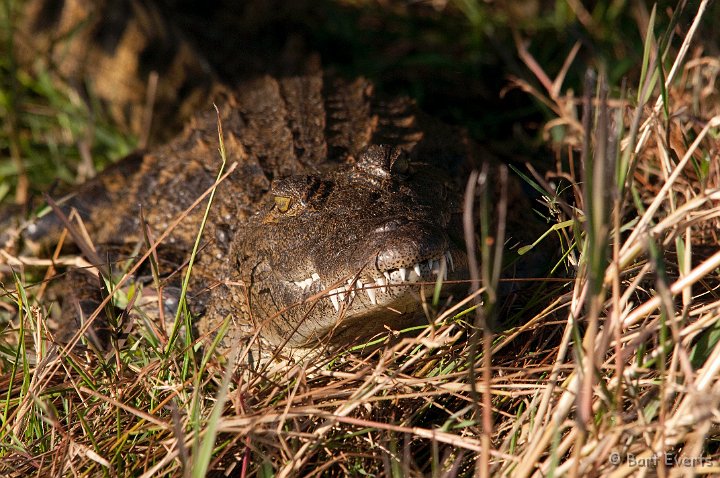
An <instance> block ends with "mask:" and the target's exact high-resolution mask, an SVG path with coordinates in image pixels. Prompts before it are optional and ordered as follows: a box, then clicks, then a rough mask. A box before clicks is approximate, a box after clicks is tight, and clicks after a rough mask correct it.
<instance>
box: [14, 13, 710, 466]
mask: <svg viewBox="0 0 720 478" xmlns="http://www.w3.org/2000/svg"><path fill="white" fill-rule="evenodd" d="M704 5H705V2H702V3H701V4H700V9H699V10H698V14H697V16H696V18H695V20H694V21H695V22H700V21H701V19H702V8H703V7H704ZM693 25H694V24H693ZM653 30H654V28H653V23H652V20H651V22H650V26H649V28H648V31H649V33H648V37H647V39H646V53H647V54H646V61H645V64H644V65H643V71H644V74H643V75H642V78H641V81H640V83H639V84H638V85H636V87H635V88H629V87H628V88H621V89H615V90H612V91H613V94H612V95H610V93H609V92H608V91H609V90H610V88H609V87H608V86H607V85H606V84H604V80H603V75H602V74H600V75H598V76H597V78H595V77H594V76H593V75H588V80H587V84H586V93H585V94H584V96H583V97H581V98H579V99H578V98H576V97H575V96H573V95H571V94H567V93H562V90H563V88H562V84H563V75H564V71H565V70H563V72H562V73H561V74H560V75H559V77H558V78H557V79H555V80H551V79H550V78H549V77H548V76H547V75H546V74H545V72H544V71H543V70H542V68H541V67H540V66H539V65H538V64H537V63H536V62H534V61H533V59H532V57H531V56H530V55H529V53H527V52H526V51H524V50H522V48H521V58H523V60H524V61H525V62H526V64H527V65H528V67H529V68H530V69H531V70H532V71H533V73H534V74H535V75H536V77H537V78H538V80H539V84H540V85H542V87H543V88H544V91H543V90H540V89H535V88H532V87H531V86H530V84H529V83H526V82H522V81H520V80H517V84H518V85H519V86H520V87H523V88H525V89H526V90H528V91H529V92H531V93H532V94H534V95H536V96H537V98H539V99H540V100H541V101H542V102H544V103H545V104H546V105H547V106H548V107H549V108H551V110H552V111H554V112H555V114H556V115H557V118H556V119H555V120H553V121H551V122H549V123H548V124H547V128H546V130H547V132H548V141H549V142H550V138H551V137H552V138H554V139H553V142H552V143H551V145H552V146H553V148H554V149H555V152H556V155H557V162H556V168H555V169H554V170H553V171H551V172H550V173H548V174H547V175H545V176H543V177H540V176H537V177H536V178H535V181H536V183H537V184H538V187H544V188H545V189H546V198H547V200H548V202H549V203H550V204H551V211H552V212H553V214H554V216H553V217H554V221H555V222H556V224H558V225H560V226H557V227H555V228H554V234H557V236H558V237H559V240H560V242H561V243H562V244H563V251H564V252H565V255H564V256H563V260H564V268H563V270H565V271H569V274H568V275H569V276H571V277H572V279H569V280H563V281H558V282H554V283H550V284H551V285H552V287H550V286H548V287H547V288H546V289H543V290H542V291H541V293H540V295H541V297H540V298H538V297H537V296H536V297H534V298H533V299H532V302H533V303H532V304H531V306H529V307H528V309H532V310H534V311H535V312H534V313H533V314H532V316H530V317H528V316H522V318H521V320H517V322H518V323H521V324H522V325H520V326H518V327H516V328H514V329H511V330H506V331H503V332H502V333H498V334H495V335H492V334H490V333H489V332H488V329H487V328H484V329H483V330H484V333H478V334H475V333H473V331H476V330H477V329H476V328H475V326H476V325H482V323H483V321H484V320H486V319H488V318H492V316H493V314H494V313H495V312H494V311H493V310H491V308H493V307H494V306H495V305H496V304H495V303H494V302H493V301H492V300H486V301H485V303H484V305H483V306H482V307H481V308H480V309H473V308H472V307H471V305H472V304H473V302H474V300H475V297H474V296H470V297H468V298H467V299H466V300H465V301H464V302H463V303H462V304H460V305H459V306H458V307H457V308H455V309H451V310H448V311H446V312H445V313H443V314H441V315H440V316H439V317H437V319H436V320H435V323H434V325H433V326H432V327H427V328H425V329H424V330H422V331H421V332H420V333H419V335H417V336H415V337H404V336H401V337H400V338H399V340H393V341H391V342H388V344H387V345H385V346H384V347H380V348H378V349H376V350H375V351H373V352H368V353H365V354H362V353H359V352H348V353H343V354H336V355H333V356H328V357H324V358H315V359H314V360H312V361H300V362H297V363H283V364H269V365H267V366H264V367H261V368H260V369H256V368H253V367H249V366H238V367H228V366H227V365H226V363H231V364H232V363H234V361H233V360H232V359H229V360H227V361H222V360H220V359H218V358H217V357H214V356H212V355H211V354H210V353H209V352H206V353H205V354H204V355H203V354H202V352H201V351H200V350H199V349H197V348H196V347H194V345H196V344H189V345H190V346H189V347H188V346H187V345H188V344H186V343H184V342H183V341H175V342H173V341H170V342H164V341H163V340H162V338H161V337H159V336H158V335H157V333H155V332H154V331H153V330H152V329H151V328H147V327H146V328H143V327H139V328H140V329H141V330H139V331H138V332H137V333H134V334H133V335H131V337H130V338H129V339H128V342H127V344H125V346H123V347H118V348H117V349H116V350H114V351H113V352H111V353H110V354H108V355H103V354H95V353H92V352H88V353H87V354H86V356H79V355H78V352H76V351H73V350H70V349H68V348H67V347H65V348H63V347H61V346H58V345H57V344H55V343H54V342H53V341H52V340H51V339H50V334H49V333H48V331H47V329H46V326H45V322H44V315H43V310H42V309H41V308H40V307H39V306H37V305H36V304H35V301H34V297H35V296H36V294H37V290H38V288H37V287H34V286H31V285H30V282H31V281H30V279H29V278H28V277H26V276H25V272H24V271H21V272H20V273H18V274H17V275H15V276H14V278H15V280H14V283H10V284H8V283H6V284H5V288H6V290H5V291H4V292H5V294H3V296H2V299H1V300H0V308H1V309H2V313H3V314H4V316H7V317H9V318H10V319H11V320H10V322H9V323H8V325H7V326H5V328H4V329H3V330H2V331H1V332H0V400H1V401H2V402H3V406H2V408H1V409H0V411H1V415H0V457H1V460H0V474H1V475H3V476H29V475H37V476H41V475H47V474H49V475H50V476H203V475H204V474H205V471H206V470H214V472H215V473H217V474H218V475H219V476H224V474H228V476H326V475H327V476H345V475H352V476H358V475H363V474H367V475H371V476H417V475H421V474H429V475H431V476H469V475H473V474H476V473H477V474H480V475H483V474H492V475H494V476H513V477H524V476H549V475H553V476H557V475H568V476H579V475H584V474H590V475H612V476H627V475H644V474H648V475H655V474H658V475H660V476H667V475H675V474H693V473H695V474H718V473H720V461H719V457H720V452H719V450H720V447H718V427H717V423H716V422H717V421H718V417H719V416H720V380H719V378H720V340H719V339H720V327H719V326H718V324H720V320H719V319H720V295H718V293H717V287H718V284H719V281H718V270H719V269H720V250H719V249H718V240H717V232H716V231H717V225H718V217H720V167H719V166H718V164H720V163H718V159H719V158H718V146H719V144H718V140H717V138H718V134H720V128H718V127H719V126H720V98H719V97H718V94H717V91H718V74H719V73H720V62H718V60H717V58H706V57H703V55H702V50H701V49H700V48H698V47H697V45H698V44H699V43H698V39H697V38H693V36H692V34H693V31H694V30H693V29H692V26H691V27H690V30H689V33H688V34H687V37H686V38H684V39H683V42H682V46H681V47H680V48H679V49H678V50H672V49H671V48H670V47H668V46H667V45H670V44H672V42H669V43H667V44H665V45H663V44H662V42H658V41H656V40H655V38H654V36H653V35H654V33H653ZM518 44H519V45H521V43H518ZM685 45H687V46H688V47H689V48H686V47H685ZM658 53H659V54H658ZM665 55H667V56H665ZM573 56H574V53H573V54H571V55H570V57H569V60H568V64H569V62H571V61H572V58H573ZM658 57H660V58H664V60H663V61H660V62H658V61H656V58H658ZM631 91H632V93H631ZM611 96H612V97H611ZM208 193H210V191H209V192H208ZM479 207H484V208H485V210H487V211H490V209H489V206H487V205H486V206H482V205H481V206H479ZM161 240H162V238H159V239H158V242H159V241H161ZM500 242H501V241H500ZM487 243H488V241H480V244H481V246H482V245H484V244H487ZM150 250H151V249H150ZM491 252H492V251H482V255H483V257H484V258H485V259H486V260H485V261H484V264H487V263H488V260H487V259H488V258H490V257H491V255H490V253H491ZM149 255H150V252H148V254H146V257H147V256H149ZM36 266H37V264H36ZM477 274H478V277H482V278H483V279H484V282H483V283H484V284H485V285H489V286H490V291H492V288H493V287H494V286H495V285H496V281H495V280H493V279H492V270H489V269H487V270H486V269H482V268H481V269H480V270H478V272H477ZM485 292H487V290H486V291H485ZM490 296H492V294H490ZM486 297H487V296H486ZM528 309H525V310H524V311H521V312H516V314H519V315H522V314H527V312H526V311H527V310H528ZM477 311H480V313H479V315H478V317H477V320H475V317H474V316H475V314H474V313H473V312H477ZM181 342H182V343H181ZM206 345H207V344H206ZM196 353H197V354H199V355H200V356H199V357H196V356H195V354H196ZM488 404H489V405H490V407H491V408H488ZM490 412H492V413H490ZM666 458H667V460H670V461H667V462H666V461H665V459H666Z"/></svg>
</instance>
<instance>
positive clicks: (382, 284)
mask: <svg viewBox="0 0 720 478" xmlns="http://www.w3.org/2000/svg"><path fill="white" fill-rule="evenodd" d="M375 283H376V284H377V285H379V286H380V290H381V291H382V288H383V287H385V292H387V281H386V280H385V279H383V278H382V277H378V278H377V279H375Z"/></svg>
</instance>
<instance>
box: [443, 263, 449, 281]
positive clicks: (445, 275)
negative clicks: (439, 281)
mask: <svg viewBox="0 0 720 478" xmlns="http://www.w3.org/2000/svg"><path fill="white" fill-rule="evenodd" d="M447 272H448V270H447V266H445V269H444V270H443V280H447Z"/></svg>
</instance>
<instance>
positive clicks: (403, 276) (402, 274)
mask: <svg viewBox="0 0 720 478" xmlns="http://www.w3.org/2000/svg"><path fill="white" fill-rule="evenodd" d="M398 270H399V271H400V279H401V280H405V279H407V269H405V268H404V267H401V268H400V269H398Z"/></svg>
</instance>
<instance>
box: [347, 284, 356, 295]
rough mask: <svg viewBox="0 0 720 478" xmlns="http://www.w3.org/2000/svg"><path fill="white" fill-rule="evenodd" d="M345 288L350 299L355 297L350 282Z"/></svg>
mask: <svg viewBox="0 0 720 478" xmlns="http://www.w3.org/2000/svg"><path fill="white" fill-rule="evenodd" d="M345 290H346V291H347V292H348V297H350V298H351V299H352V298H353V297H355V288H354V287H353V286H352V285H351V284H348V285H346V286H345Z"/></svg>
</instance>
